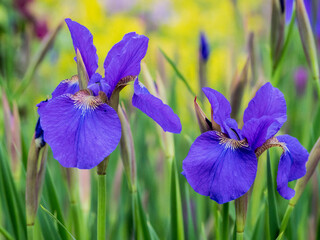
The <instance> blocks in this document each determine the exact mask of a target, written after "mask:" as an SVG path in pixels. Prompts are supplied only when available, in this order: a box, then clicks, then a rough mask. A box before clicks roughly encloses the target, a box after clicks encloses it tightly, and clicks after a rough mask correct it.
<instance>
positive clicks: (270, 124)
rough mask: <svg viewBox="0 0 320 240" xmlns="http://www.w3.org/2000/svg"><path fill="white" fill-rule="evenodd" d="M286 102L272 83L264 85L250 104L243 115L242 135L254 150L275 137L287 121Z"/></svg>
mask: <svg viewBox="0 0 320 240" xmlns="http://www.w3.org/2000/svg"><path fill="white" fill-rule="evenodd" d="M286 112H287V106H286V100H285V99H284V96H283V94H282V93H281V92H280V90H279V89H277V88H274V87H273V86H272V85H271V83H266V84H265V85H263V86H262V87H261V88H260V89H259V90H258V91H257V93H256V95H255V97H254V98H253V99H252V100H251V101H250V102H249V105H248V107H247V109H246V110H245V111H244V115H243V122H244V125H243V128H242V135H243V136H244V137H246V138H247V140H248V142H249V144H250V146H251V147H252V149H256V148H258V147H260V146H261V145H262V144H263V143H264V142H265V141H266V140H267V139H269V138H271V137H273V136H274V135H275V134H276V133H277V132H278V131H279V129H280V128H281V127H282V125H283V123H285V121H286V120H287V114H286Z"/></svg>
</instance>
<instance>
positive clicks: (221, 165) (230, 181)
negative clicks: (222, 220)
mask: <svg viewBox="0 0 320 240" xmlns="http://www.w3.org/2000/svg"><path fill="white" fill-rule="evenodd" d="M182 168H183V174H184V176H185V177H186V178H187V180H188V183H189V184H190V185H191V187H192V188H193V189H194V190H195V191H196V192H197V193H199V194H201V195H205V196H210V198H211V199H213V200H215V201H216V202H218V203H219V204H222V203H225V202H229V201H231V200H234V199H236V198H239V197H241V196H242V195H243V194H245V193H246V192H247V191H248V190H249V189H250V187H251V186H252V184H253V182H254V179H255V176H256V172H257V158H256V155H255V154H254V152H253V151H252V150H251V148H250V147H249V145H247V144H246V143H245V141H237V140H234V139H229V138H227V137H226V136H224V134H223V133H218V132H215V131H209V132H205V133H203V134H201V135H200V136H199V137H198V138H197V139H196V140H195V141H194V143H193V144H192V146H191V148H190V151H189V153H188V156H187V157H186V158H185V159H184V161H183V166H182Z"/></svg>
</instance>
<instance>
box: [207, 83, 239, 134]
mask: <svg viewBox="0 0 320 240" xmlns="http://www.w3.org/2000/svg"><path fill="white" fill-rule="evenodd" d="M202 91H203V92H204V94H205V95H206V97H207V98H208V100H209V102H210V105H211V108H212V116H213V120H214V121H215V122H216V123H217V124H219V125H220V127H221V130H222V132H224V133H227V134H228V135H229V137H230V138H233V139H239V140H240V139H241V136H240V131H238V124H237V122H236V121H235V120H234V119H232V118H230V114H231V105H230V103H229V101H228V100H227V99H226V98H225V96H223V95H222V94H221V93H219V92H218V91H216V90H214V89H211V88H208V87H206V88H203V89H202Z"/></svg>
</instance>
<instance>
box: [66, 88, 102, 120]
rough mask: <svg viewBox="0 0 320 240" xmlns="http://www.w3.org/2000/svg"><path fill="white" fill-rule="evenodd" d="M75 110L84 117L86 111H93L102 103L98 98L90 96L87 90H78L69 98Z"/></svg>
mask: <svg viewBox="0 0 320 240" xmlns="http://www.w3.org/2000/svg"><path fill="white" fill-rule="evenodd" d="M71 99H72V100H73V101H74V105H75V106H76V108H78V109H80V110H81V111H82V115H84V114H85V113H86V112H87V111H93V110H95V109H96V108H97V107H99V106H100V105H101V104H104V102H103V101H102V100H101V98H100V96H92V95H91V94H90V92H89V91H88V90H80V91H79V92H77V93H76V94H74V95H72V96H71Z"/></svg>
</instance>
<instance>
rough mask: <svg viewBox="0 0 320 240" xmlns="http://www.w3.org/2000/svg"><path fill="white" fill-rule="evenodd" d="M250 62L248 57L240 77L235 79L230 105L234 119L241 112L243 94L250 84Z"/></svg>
mask: <svg viewBox="0 0 320 240" xmlns="http://www.w3.org/2000/svg"><path fill="white" fill-rule="evenodd" d="M249 62H250V60H249V57H248V58H247V61H246V64H245V65H244V67H243V69H242V72H241V74H240V76H237V77H236V78H235V81H234V84H232V86H233V87H232V89H231V99H230V104H231V109H232V112H231V117H232V118H236V117H237V115H238V113H239V110H240V106H241V101H242V97H243V92H244V90H245V88H246V86H247V83H248V69H249Z"/></svg>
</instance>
